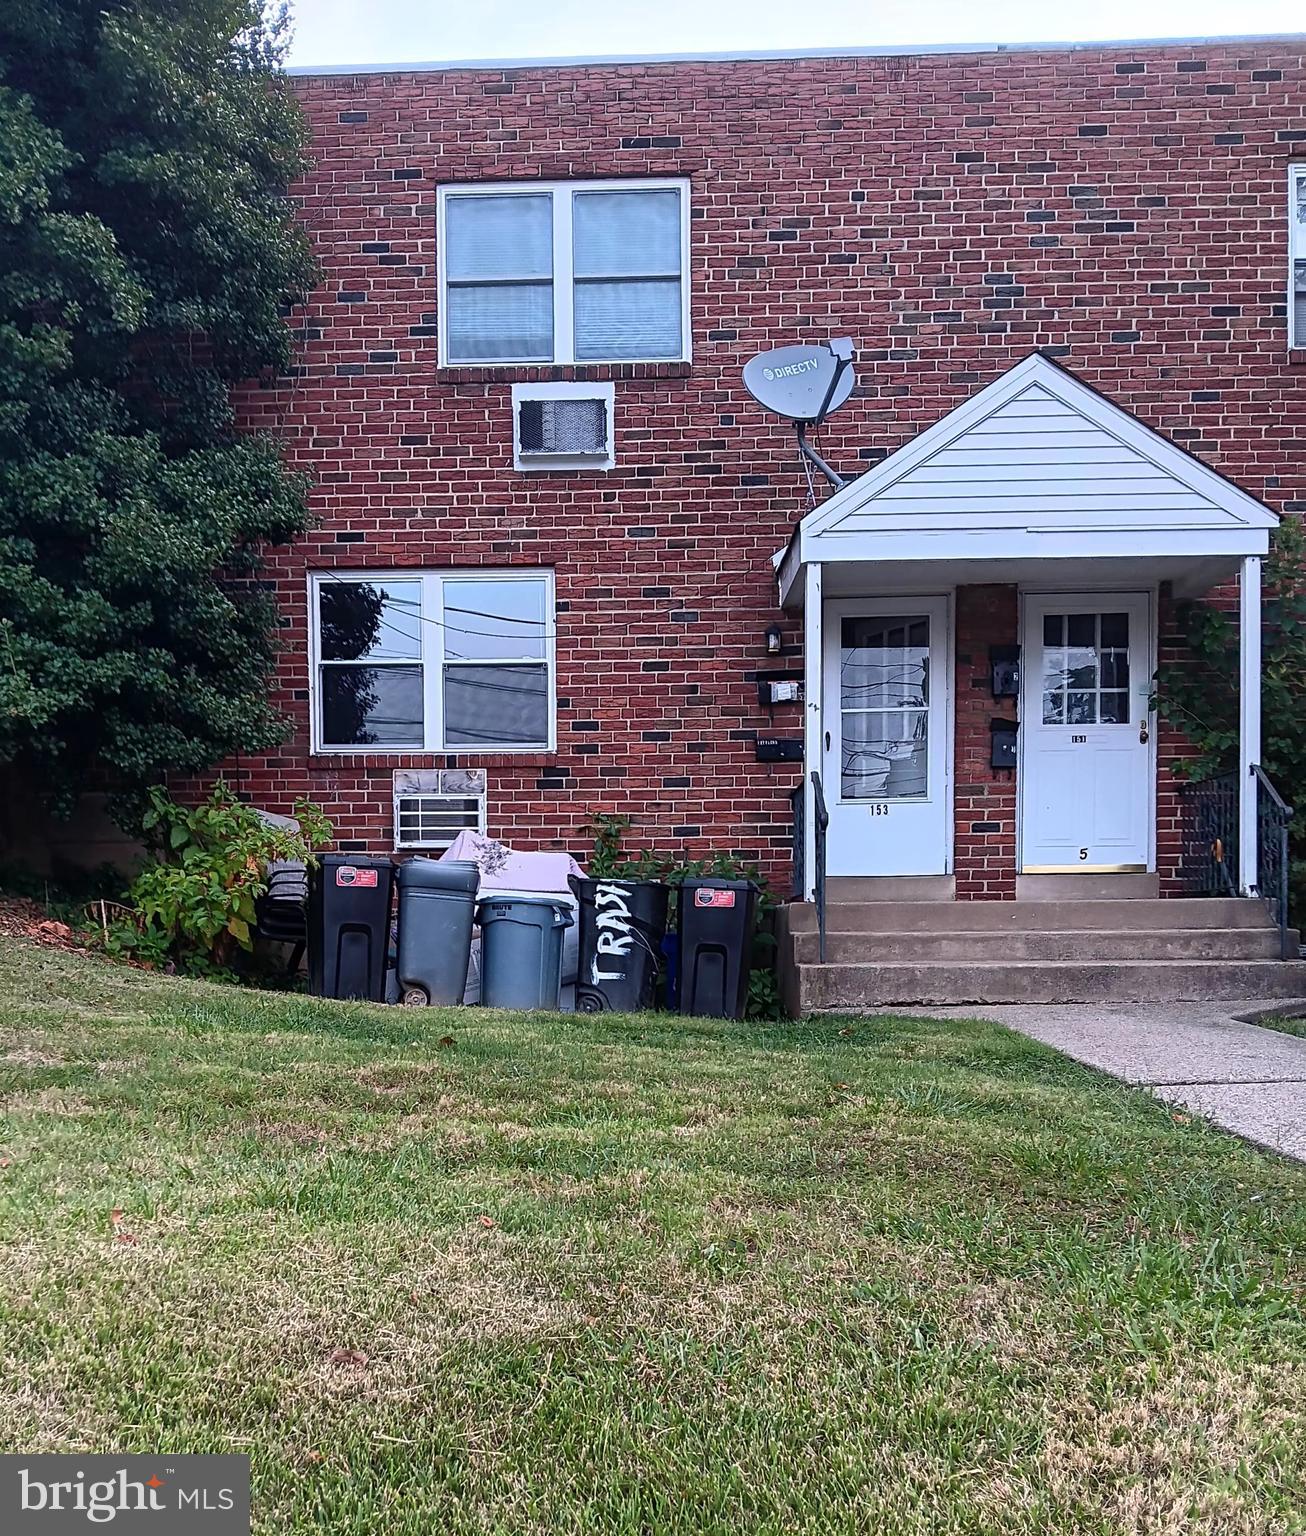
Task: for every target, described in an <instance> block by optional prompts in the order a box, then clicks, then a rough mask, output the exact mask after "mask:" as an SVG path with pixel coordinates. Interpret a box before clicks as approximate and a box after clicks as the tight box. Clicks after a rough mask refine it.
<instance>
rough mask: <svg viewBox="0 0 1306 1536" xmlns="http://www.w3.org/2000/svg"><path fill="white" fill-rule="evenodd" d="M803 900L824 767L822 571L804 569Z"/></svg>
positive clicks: (812, 873) (811, 873) (811, 895)
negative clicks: (815, 777) (817, 782)
mask: <svg viewBox="0 0 1306 1536" xmlns="http://www.w3.org/2000/svg"><path fill="white" fill-rule="evenodd" d="M803 603H804V607H803V698H804V700H805V701H806V702H805V704H804V706H803V900H804V901H815V900H816V794H815V791H814V790H813V789H812V774H813V772H817V773H819V772H820V771H821V768H822V766H823V764H824V753H823V751H822V741H821V667H822V653H823V651H824V650H825V626H824V623H823V613H822V609H823V607H824V601H823V598H822V595H821V567H820V566H819V565H806V566H804V567H803Z"/></svg>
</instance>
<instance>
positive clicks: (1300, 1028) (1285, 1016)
mask: <svg viewBox="0 0 1306 1536" xmlns="http://www.w3.org/2000/svg"><path fill="white" fill-rule="evenodd" d="M1256 1022H1257V1024H1259V1025H1260V1027H1261V1028H1262V1029H1277V1030H1278V1031H1279V1033H1280V1034H1281V1035H1298V1036H1301V1037H1303V1038H1306V1018H1304V1017H1303V1016H1302V1015H1301V1014H1298V1013H1272V1014H1268V1015H1266V1017H1264V1018H1259V1019H1257V1020H1256Z"/></svg>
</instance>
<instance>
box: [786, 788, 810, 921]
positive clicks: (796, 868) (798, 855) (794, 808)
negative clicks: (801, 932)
mask: <svg viewBox="0 0 1306 1536" xmlns="http://www.w3.org/2000/svg"><path fill="white" fill-rule="evenodd" d="M806 789H807V786H806V785H805V784H804V783H803V781H802V780H801V779H799V781H798V782H797V784H795V785H794V787H793V789H792V790H791V791H790V793H789V814H790V822H789V825H790V837H791V845H790V868H791V869H792V871H793V878H792V883H791V885H790V891H789V894H790V895H791V896H792V897H793V899H794V900H795V901H802V900H803V898H804V897H805V896H806V895H807V881H806V879H805V878H804V877H805V875H806V874H807V839H806V838H805V837H804V836H803V830H804V821H805V818H804V816H803V795H804V793H805V792H806Z"/></svg>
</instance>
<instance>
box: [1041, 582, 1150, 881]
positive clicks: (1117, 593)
mask: <svg viewBox="0 0 1306 1536" xmlns="http://www.w3.org/2000/svg"><path fill="white" fill-rule="evenodd" d="M1116 597H1132V598H1142V599H1143V600H1144V601H1145V603H1146V604H1147V645H1146V654H1147V665H1148V682H1149V687H1150V685H1151V681H1152V679H1153V678H1155V676H1156V668H1157V645H1158V635H1157V628H1158V625H1157V607H1158V593H1157V588H1156V587H1150V588H1142V589H1140V588H1138V587H1133V588H1130V589H1122V588H1109V589H1102V590H1097V589H1092V590H1085V589H1083V588H1073V587H1072V588H1059V587H1057V588H1051V587H1040V588H1037V589H1033V588H1031V589H1029V590H1026V589H1025V588H1024V587H1022V588H1021V589H1020V643H1021V666H1020V699H1019V705H1020V709H1019V714H1020V719H1021V721H1022V723H1023V722H1025V721H1028V720H1030V719H1032V718H1033V717H1034V716H1033V712H1034V710H1035V709H1036V708H1037V709H1039V710H1041V709H1042V687H1041V681H1039V682H1038V683H1037V685H1036V679H1035V676H1034V669H1033V667H1032V665H1031V661H1032V658H1031V657H1030V656H1028V655H1027V654H1026V649H1027V647H1026V640H1027V638H1028V630H1029V624H1028V620H1029V603H1030V600H1031V599H1035V598H1064V599H1067V600H1068V601H1070V602H1081V601H1082V602H1086V603H1092V604H1094V605H1096V606H1097V607H1098V608H1103V607H1104V606H1105V605H1106V604H1107V603H1109V602H1110V601H1111V599H1112V598H1116ZM1156 721H1157V716H1156V708H1155V690H1152V691H1151V693H1150V695H1149V707H1148V715H1147V727H1148V729H1147V872H1148V873H1149V874H1152V873H1154V872H1155V870H1156V763H1157V758H1156V734H1157V733H1156ZM1028 739H1029V738H1028V736H1027V734H1026V732H1025V730H1024V729H1023V728H1022V729H1021V731H1020V732H1019V736H1018V744H1019V750H1018V760H1019V767H1018V768H1017V770H1016V869H1017V872H1023V871H1024V869H1025V782H1026V781H1025V774H1026V755H1027V754H1026V743H1027V741H1028ZM1075 873H1077V874H1078V873H1080V871H1078V870H1076V871H1075ZM1082 873H1084V874H1086V875H1091V874H1109V873H1111V871H1110V869H1109V868H1108V867H1104V866H1103V865H1100V864H1099V865H1095V866H1092V867H1090V868H1087V869H1085V870H1083V871H1082Z"/></svg>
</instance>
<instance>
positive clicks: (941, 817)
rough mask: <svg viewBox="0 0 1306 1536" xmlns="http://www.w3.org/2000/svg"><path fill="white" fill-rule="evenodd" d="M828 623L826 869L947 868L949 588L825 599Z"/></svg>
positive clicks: (893, 871)
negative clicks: (933, 593)
mask: <svg viewBox="0 0 1306 1536" xmlns="http://www.w3.org/2000/svg"><path fill="white" fill-rule="evenodd" d="M825 633H826V641H825V667H824V672H825V679H824V686H823V699H822V706H823V728H824V731H825V752H824V767H823V769H822V778H823V783H824V789H825V797H826V803H827V805H828V806H829V809H830V833H829V851H828V870H829V873H831V874H836V875H900V874H911V875H925V874H943V873H946V871H947V868H948V864H949V854H950V839H949V836H948V793H947V757H946V736H947V713H946V704H947V689H948V667H949V663H948V603H947V600H946V598H941V597H938V598H936V597H930V598H920V597H917V598H907V599H905V600H904V599H878V598H868V599H862V600H858V601H854V600H851V599H850V600H841V601H837V602H831V603H828V604H827V605H826V610H825Z"/></svg>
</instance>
